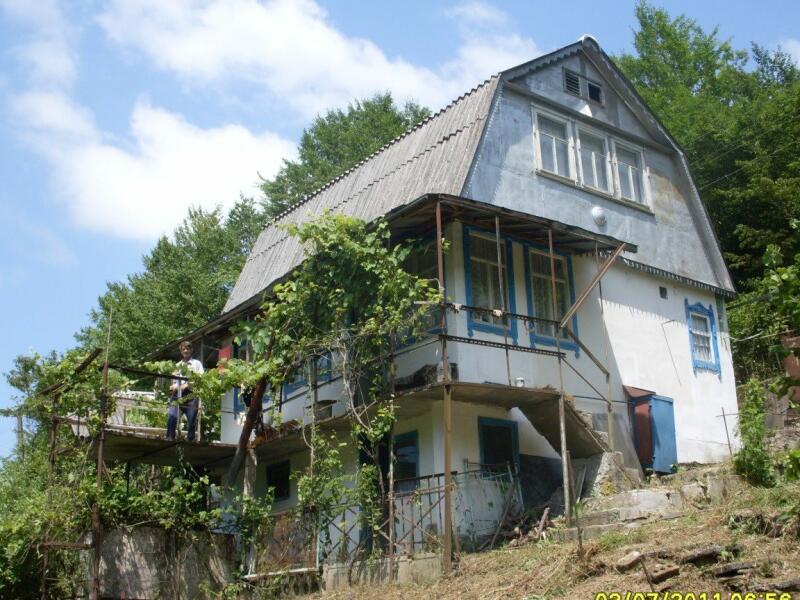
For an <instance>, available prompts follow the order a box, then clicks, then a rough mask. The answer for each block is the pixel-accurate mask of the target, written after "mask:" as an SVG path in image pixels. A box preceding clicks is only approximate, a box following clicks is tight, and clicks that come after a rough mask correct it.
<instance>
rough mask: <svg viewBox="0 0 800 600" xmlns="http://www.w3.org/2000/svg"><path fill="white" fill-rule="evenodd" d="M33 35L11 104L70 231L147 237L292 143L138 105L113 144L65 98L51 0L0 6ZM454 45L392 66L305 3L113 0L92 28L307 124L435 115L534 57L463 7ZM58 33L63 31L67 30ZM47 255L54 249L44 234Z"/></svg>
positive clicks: (271, 167)
mask: <svg viewBox="0 0 800 600" xmlns="http://www.w3.org/2000/svg"><path fill="white" fill-rule="evenodd" d="M0 3H2V6H3V7H4V8H5V10H6V11H7V12H8V13H10V14H12V16H14V17H16V18H18V19H20V20H22V21H24V22H25V23H26V24H28V25H29V26H30V27H31V28H32V30H34V32H35V33H34V35H33V36H32V37H31V39H30V41H29V43H27V44H26V45H23V46H20V47H19V48H18V49H17V54H18V56H19V58H20V59H21V60H22V61H25V63H26V64H27V65H28V66H30V67H31V70H32V73H31V78H30V81H29V85H28V91H25V92H20V93H18V94H17V95H15V96H13V97H12V98H11V101H10V108H11V109H12V114H13V115H14V117H16V121H15V123H16V125H17V126H18V127H19V129H20V132H21V135H22V137H23V139H24V140H25V141H27V142H28V143H29V144H30V145H31V147H33V148H34V149H35V150H36V151H37V152H38V153H39V154H41V155H42V156H43V157H44V158H45V159H46V160H47V161H49V163H50V166H51V169H52V179H53V187H54V191H55V194H54V195H55V197H56V198H58V199H59V200H62V201H63V202H64V204H65V206H66V208H67V211H68V214H69V215H70V217H71V220H72V222H73V223H75V224H76V225H77V226H79V227H81V228H85V229H89V230H92V231H97V232H101V233H104V234H108V235H114V236H119V237H124V238H130V239H138V240H146V241H150V240H152V239H154V238H155V237H157V236H158V235H161V234H163V233H168V232H171V231H172V230H173V228H174V227H175V225H176V224H177V223H178V222H180V220H181V219H182V218H183V217H184V216H185V214H186V210H187V208H188V207H190V206H200V207H203V208H207V209H211V208H214V207H216V206H218V205H222V206H223V207H227V206H229V205H230V204H232V203H233V202H234V201H235V200H236V199H237V198H238V197H239V194H240V193H244V194H245V195H250V194H252V193H253V192H254V187H255V184H256V173H257V172H260V173H261V174H262V175H263V176H265V177H270V176H272V175H274V174H275V172H277V170H278V168H279V167H280V164H281V161H282V159H283V158H290V157H293V156H294V155H295V153H296V148H295V146H294V144H293V143H292V142H290V141H288V140H286V139H284V138H282V137H280V136H279V135H276V134H274V133H272V132H270V131H262V132H254V131H250V130H248V129H246V128H245V127H243V126H241V125H237V124H225V125H220V126H217V127H211V128H200V127H197V126H196V125H193V124H192V123H189V122H187V121H186V120H185V119H184V118H183V117H182V116H181V115H180V114H177V113H175V112H169V111H167V110H165V109H163V108H159V107H157V106H153V105H151V104H150V103H149V102H148V101H144V100H140V101H139V102H137V104H136V105H135V106H134V108H133V111H132V113H131V116H130V126H129V132H128V135H127V136H125V139H120V138H119V137H116V136H115V137H112V136H109V135H108V134H107V133H106V132H104V131H102V130H101V129H100V128H99V127H98V125H97V123H96V122H95V120H94V118H93V115H92V113H91V111H90V110H88V109H87V108H85V107H83V106H80V105H78V104H76V102H75V101H74V99H73V98H72V97H71V96H70V94H69V93H68V91H67V90H68V85H69V84H70V83H71V82H72V80H73V79H74V77H75V67H76V64H77V63H76V60H75V58H74V53H73V50H72V48H71V46H70V44H71V43H72V41H73V40H72V37H71V33H70V28H69V26H68V23H66V22H65V19H64V18H63V15H62V14H61V12H60V11H59V8H58V5H57V4H56V3H55V2H54V1H53V0H49V1H42V2H38V3H32V2H27V1H26V0H0ZM448 15H449V16H450V17H451V18H452V19H455V24H456V30H457V34H456V35H457V39H458V40H460V41H459V44H458V45H456V47H455V53H454V55H453V57H452V59H451V60H449V61H447V62H445V63H443V64H441V65H439V66H438V67H436V68H428V67H422V66H419V65H414V64H411V63H410V62H408V61H406V60H404V59H403V58H402V57H388V56H387V55H386V54H385V53H384V52H383V51H382V50H381V49H380V48H379V47H378V46H377V45H376V44H375V43H374V42H372V41H370V40H367V39H362V38H354V37H348V36H346V35H344V34H343V33H342V32H340V31H338V30H337V29H336V28H335V27H333V25H332V24H331V23H330V22H329V20H328V18H327V15H326V14H325V12H324V10H323V9H322V8H320V7H319V6H318V5H317V4H315V3H314V2H313V1H312V0H272V1H269V2H260V1H258V0H171V1H170V2H163V1H162V0H112V2H111V3H110V4H109V5H108V7H107V8H106V9H105V10H104V12H103V13H102V14H101V15H100V16H99V17H98V20H99V22H100V24H101V25H102V27H103V28H104V30H105V32H106V34H107V36H108V37H109V38H110V39H111V40H113V41H115V42H116V43H118V44H121V45H122V46H124V47H126V48H129V49H131V50H133V51H136V52H141V53H143V54H144V55H145V56H147V57H148V58H149V60H150V61H152V63H153V64H155V65H156V66H157V67H158V68H160V69H162V70H166V71H169V72H173V73H176V74H178V75H179V76H181V77H182V78H184V80H185V81H189V82H192V83H194V84H197V85H207V86H209V87H212V86H213V87H214V88H216V89H219V88H220V86H226V87H225V89H226V90H227V89H230V90H233V91H231V93H232V94H235V89H236V88H235V85H233V84H236V83H237V82H242V81H244V82H246V83H248V84H250V85H249V86H248V88H250V87H252V84H256V86H257V87H260V88H261V89H262V90H264V91H265V92H267V93H268V94H269V95H270V97H271V99H272V100H273V101H274V103H275V107H276V109H278V110H280V111H282V112H286V111H287V110H289V111H292V112H294V113H296V114H298V115H301V116H308V115H311V114H314V113H317V112H320V111H323V110H325V109H328V108H331V107H334V106H342V105H344V104H346V103H347V102H349V101H351V100H353V99H354V98H363V97H366V96H370V95H372V94H374V93H375V92H377V91H383V90H391V91H392V92H393V93H394V95H395V98H397V99H398V100H401V101H402V100H405V99H409V98H414V99H416V100H418V101H420V102H422V103H424V104H427V105H428V106H431V107H432V108H434V109H435V108H438V107H439V106H441V105H443V104H445V103H446V102H447V101H449V100H451V99H452V98H455V97H456V96H458V95H460V94H461V93H463V92H464V91H466V90H468V89H469V88H470V87H472V86H474V85H475V84H477V83H479V82H480V81H482V80H484V79H485V78H486V77H488V76H489V75H491V74H493V73H495V72H497V71H498V70H500V69H503V68H508V67H511V66H514V65H516V64H518V63H520V62H524V61H525V60H529V59H530V58H533V57H534V56H536V55H538V54H539V51H538V49H537V48H536V45H535V44H534V43H533V41H532V40H530V39H529V38H525V37H521V36H519V35H515V34H514V33H513V32H508V31H502V30H501V29H502V28H503V27H505V26H506V25H507V23H508V19H507V18H506V17H505V15H504V14H503V13H502V12H500V11H498V10H497V9H495V8H493V7H492V6H491V5H488V4H485V3H479V2H471V3H468V4H465V5H462V6H460V7H456V8H454V9H452V10H451V11H450V12H448ZM62 27H63V29H62ZM39 238H40V243H41V244H42V245H43V246H46V245H47V244H48V243H49V244H50V245H49V246H48V247H49V248H51V249H52V252H51V253H50V254H51V257H54V256H57V255H58V252H59V251H60V250H59V247H58V245H57V243H56V242H55V241H53V240H48V239H47V238H46V235H45V234H43V235H40V236H39Z"/></svg>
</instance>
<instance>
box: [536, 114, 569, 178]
mask: <svg viewBox="0 0 800 600" xmlns="http://www.w3.org/2000/svg"><path fill="white" fill-rule="evenodd" d="M536 121H537V123H538V127H539V160H540V162H541V164H540V167H541V168H542V169H543V170H545V171H549V172H550V173H555V174H556V175H561V176H562V177H569V176H570V166H569V127H568V124H567V123H566V121H558V120H555V119H551V118H550V117H545V116H543V115H538V118H537V119H536Z"/></svg>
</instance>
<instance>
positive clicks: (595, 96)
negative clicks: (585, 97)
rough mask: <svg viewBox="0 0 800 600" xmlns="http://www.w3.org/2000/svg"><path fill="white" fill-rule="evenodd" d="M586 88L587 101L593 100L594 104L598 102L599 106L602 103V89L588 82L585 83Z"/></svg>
mask: <svg viewBox="0 0 800 600" xmlns="http://www.w3.org/2000/svg"><path fill="white" fill-rule="evenodd" d="M587 88H588V91H589V100H593V101H594V102H598V103H600V104H602V103H603V88H601V87H600V86H599V85H597V84H596V83H592V82H591V81H589V82H588V83H587Z"/></svg>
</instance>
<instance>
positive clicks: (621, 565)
mask: <svg viewBox="0 0 800 600" xmlns="http://www.w3.org/2000/svg"><path fill="white" fill-rule="evenodd" d="M641 558H642V553H641V552H638V551H636V550H634V551H633V552H628V553H627V554H626V555H625V556H623V557H622V558H620V559H619V560H618V561H617V562H616V564H615V565H614V566H615V568H616V569H617V571H619V572H620V573H624V572H625V571H628V570H630V569H632V568H633V567H635V566H636V565H637V564H638V563H639V560H640V559H641Z"/></svg>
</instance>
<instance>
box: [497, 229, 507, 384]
mask: <svg viewBox="0 0 800 600" xmlns="http://www.w3.org/2000/svg"><path fill="white" fill-rule="evenodd" d="M494 241H495V245H496V247H497V283H498V285H499V286H500V304H501V305H502V308H503V341H504V342H505V344H504V345H505V348H506V375H508V385H511V359H510V358H509V356H508V320H509V318H510V317H508V316H507V315H506V314H505V313H507V312H508V307H509V305H510V301H508V299H507V298H506V286H505V282H504V281H503V256H502V252H501V251H500V217H498V216H497V215H495V217H494Z"/></svg>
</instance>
